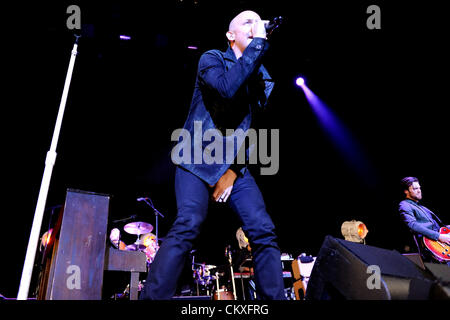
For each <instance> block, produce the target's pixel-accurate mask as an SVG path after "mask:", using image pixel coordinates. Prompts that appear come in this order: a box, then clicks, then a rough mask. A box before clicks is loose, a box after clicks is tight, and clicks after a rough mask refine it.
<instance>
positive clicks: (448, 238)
mask: <svg viewBox="0 0 450 320" xmlns="http://www.w3.org/2000/svg"><path fill="white" fill-rule="evenodd" d="M438 240H439V241H440V242H444V243H446V244H450V234H449V233H447V234H441V235H440V236H439V239H438Z"/></svg>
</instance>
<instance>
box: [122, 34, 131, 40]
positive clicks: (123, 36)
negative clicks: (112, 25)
mask: <svg viewBox="0 0 450 320" xmlns="http://www.w3.org/2000/svg"><path fill="white" fill-rule="evenodd" d="M119 39H120V40H131V37H130V36H127V35H124V34H121V35H120V36H119Z"/></svg>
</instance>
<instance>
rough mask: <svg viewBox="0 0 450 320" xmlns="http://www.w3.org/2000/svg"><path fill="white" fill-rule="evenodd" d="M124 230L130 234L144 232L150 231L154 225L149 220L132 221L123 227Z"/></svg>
mask: <svg viewBox="0 0 450 320" xmlns="http://www.w3.org/2000/svg"><path fill="white" fill-rule="evenodd" d="M123 230H125V232H127V233H129V234H137V235H140V234H144V233H149V232H151V231H152V230H153V226H152V225H151V224H150V223H147V222H141V221H137V222H130V223H128V224H126V225H125V226H124V227H123Z"/></svg>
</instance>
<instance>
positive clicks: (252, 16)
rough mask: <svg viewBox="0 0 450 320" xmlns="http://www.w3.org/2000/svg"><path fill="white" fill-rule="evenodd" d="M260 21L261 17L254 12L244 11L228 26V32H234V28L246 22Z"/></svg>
mask: <svg viewBox="0 0 450 320" xmlns="http://www.w3.org/2000/svg"><path fill="white" fill-rule="evenodd" d="M255 19H256V20H261V17H260V16H259V15H258V14H257V13H256V12H254V11H251V10H245V11H242V12H241V13H239V14H238V15H237V16H236V17H234V18H233V20H231V21H230V24H229V25H228V31H235V30H236V28H237V27H238V26H239V25H240V24H242V23H244V22H245V21H246V20H255Z"/></svg>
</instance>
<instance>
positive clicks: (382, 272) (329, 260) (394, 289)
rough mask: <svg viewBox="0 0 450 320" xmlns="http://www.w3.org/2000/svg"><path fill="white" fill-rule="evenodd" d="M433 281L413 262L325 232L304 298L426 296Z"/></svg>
mask: <svg viewBox="0 0 450 320" xmlns="http://www.w3.org/2000/svg"><path fill="white" fill-rule="evenodd" d="M432 285H433V281H432V278H431V277H429V276H428V275H427V274H426V273H425V272H424V271H423V270H421V269H420V268H419V267H418V266H417V265H416V264H414V263H413V262H411V261H410V260H409V259H408V258H406V257H404V256H402V255H401V254H400V253H399V252H397V251H395V250H387V249H382V248H377V247H373V246H368V245H364V244H360V243H355V242H350V241H346V240H342V239H336V238H333V237H331V236H326V237H325V240H324V242H323V244H322V247H321V249H320V251H319V254H318V256H317V259H316V262H315V264H314V267H313V270H312V272H311V278H310V280H309V283H308V287H307V289H306V297H305V299H306V300H335V299H341V300H422V299H423V300H426V299H429V294H430V289H431V287H432Z"/></svg>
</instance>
